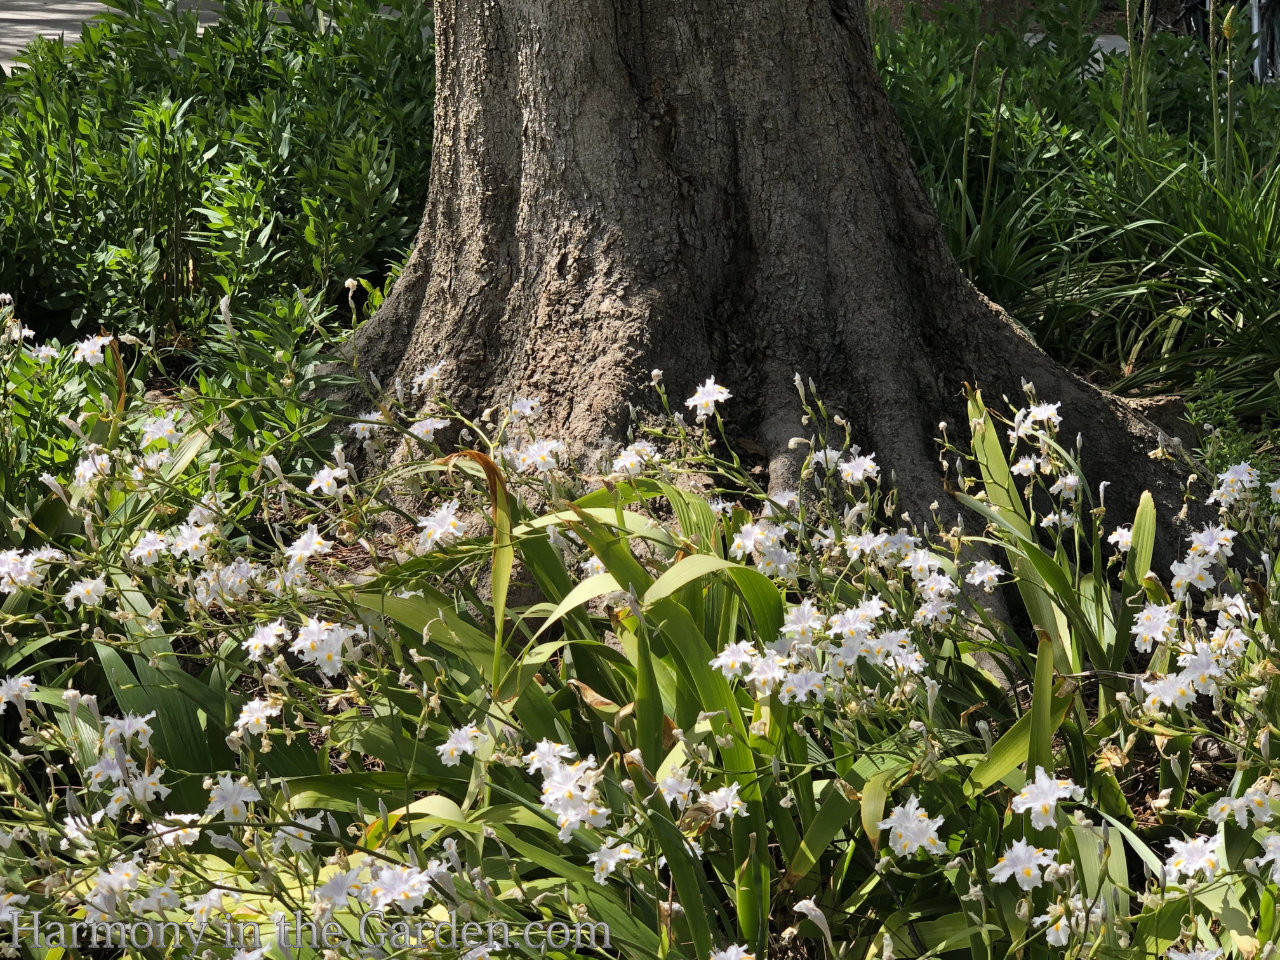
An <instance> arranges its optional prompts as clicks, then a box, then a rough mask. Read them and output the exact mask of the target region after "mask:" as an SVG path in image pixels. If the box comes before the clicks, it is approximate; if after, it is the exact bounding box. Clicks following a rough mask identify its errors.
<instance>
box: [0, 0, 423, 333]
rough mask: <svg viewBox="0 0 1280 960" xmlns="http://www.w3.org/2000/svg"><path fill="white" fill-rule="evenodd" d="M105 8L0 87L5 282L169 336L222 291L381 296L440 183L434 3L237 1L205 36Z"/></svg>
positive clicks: (116, 324) (116, 1)
mask: <svg viewBox="0 0 1280 960" xmlns="http://www.w3.org/2000/svg"><path fill="white" fill-rule="evenodd" d="M107 6H108V7H110V8H111V9H110V10H109V11H108V12H106V13H105V14H104V15H103V16H102V17H100V18H98V19H97V20H94V21H91V22H90V23H88V24H86V26H85V28H84V33H83V36H82V38H81V42H79V43H75V44H65V45H64V44H62V43H61V42H50V41H38V42H37V43H35V44H33V45H32V46H31V47H29V48H28V49H27V50H26V51H25V53H24V57H23V59H24V62H23V63H22V64H21V65H20V66H19V67H17V68H16V69H15V71H14V74H13V76H12V77H10V78H9V79H7V80H6V81H4V82H3V83H0V290H5V291H8V292H10V293H13V294H14V295H15V296H17V297H18V299H19V302H21V303H23V304H25V305H26V315H27V320H28V322H29V323H30V324H31V325H32V326H33V327H35V328H37V329H40V330H41V331H43V332H48V333H50V334H53V333H65V331H66V330H68V329H70V328H72V327H74V328H79V329H81V330H82V331H84V332H85V333H97V332H99V330H100V328H105V329H108V330H113V331H116V332H120V333H125V332H128V333H133V334H135V335H138V336H142V337H145V338H148V339H149V340H150V341H151V342H152V343H158V342H167V341H171V340H173V339H174V338H175V335H176V334H178V333H179V332H181V333H183V334H186V335H188V336H197V337H198V336H201V335H203V334H204V333H205V332H207V331H206V329H205V324H206V323H207V322H208V321H209V319H210V318H211V317H213V316H214V315H215V314H216V308H217V304H218V301H219V300H220V299H221V298H222V297H223V296H231V297H232V298H233V299H235V300H237V301H245V300H247V301H249V302H255V303H261V302H265V301H267V300H268V299H269V298H270V297H273V296H274V295H276V294H277V293H278V292H279V291H281V290H284V291H289V290H292V289H293V287H294V286H297V287H300V288H302V289H304V290H307V291H309V292H310V293H311V294H312V295H313V296H319V297H320V298H321V299H322V300H326V301H328V302H337V300H338V299H339V298H340V297H341V296H342V285H343V283H344V282H345V281H346V280H347V279H348V278H357V279H363V280H367V281H368V282H371V283H372V284H373V285H374V286H375V287H377V286H381V284H382V281H383V279H385V277H386V276H387V275H388V274H389V273H390V272H391V271H392V268H393V265H395V264H398V263H399V262H400V261H401V260H402V259H403V257H404V251H405V249H406V248H407V247H408V246H409V244H410V242H411V240H412V237H413V231H414V230H415V229H416V227H417V223H418V218H419V217H420V216H421V211H422V207H423V203H424V202H425V198H426V193H427V174H428V168H429V165H430V158H431V115H432V97H433V92H434V69H435V59H434V52H433V50H432V39H431V30H430V26H431V19H430V5H428V4H421V3H418V2H416V0H410V2H403V0H392V2H391V3H389V4H384V3H382V2H380V0H354V2H352V0H339V2H330V0H320V2H308V3H303V2H301V0H284V2H281V3H274V2H267V0H227V2H226V3H225V4H224V5H223V14H222V16H221V18H220V20H219V21H218V22H217V23H216V24H215V25H213V26H210V27H208V28H207V29H205V30H204V31H203V33H201V32H200V31H199V29H198V23H197V20H196V16H195V14H194V13H192V12H187V13H178V12H177V11H176V7H174V6H171V5H169V4H166V3H164V2H162V0H109V2H108V4H107ZM157 333H158V334H159V338H158V339H157V336H156V335H157ZM184 342H188V343H189V342H190V341H184Z"/></svg>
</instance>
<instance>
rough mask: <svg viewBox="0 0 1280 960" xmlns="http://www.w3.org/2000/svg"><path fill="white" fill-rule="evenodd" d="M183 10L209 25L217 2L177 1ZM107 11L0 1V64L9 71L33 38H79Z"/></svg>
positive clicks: (69, 0) (60, 1) (60, 2)
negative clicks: (195, 13) (193, 12)
mask: <svg viewBox="0 0 1280 960" xmlns="http://www.w3.org/2000/svg"><path fill="white" fill-rule="evenodd" d="M178 6H179V7H181V8H182V9H183V10H191V9H197V8H198V9H199V11H200V21H201V22H202V23H205V24H209V23H213V22H214V21H215V20H216V19H217V18H218V14H217V10H218V9H220V8H221V4H219V3H218V2H217V0H178ZM106 9H107V8H106V7H104V6H103V5H102V4H101V3H98V2H96V0H0V65H3V67H4V69H5V71H6V72H8V71H9V70H11V69H12V68H13V62H14V57H15V56H16V55H17V53H18V51H19V50H21V49H22V48H23V47H25V46H26V45H27V44H28V43H30V42H31V41H32V40H34V39H35V38H36V37H58V36H65V37H66V39H67V41H68V42H70V41H72V40H78V39H79V38H80V26H81V24H83V23H84V21H86V20H88V19H89V18H91V17H93V16H94V15H95V14H98V13H102V12H103V11H105V10H106Z"/></svg>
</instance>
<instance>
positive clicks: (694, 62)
mask: <svg viewBox="0 0 1280 960" xmlns="http://www.w3.org/2000/svg"><path fill="white" fill-rule="evenodd" d="M436 44H437V58H438V66H437V78H438V81H437V82H438V88H437V100H436V113H435V153H434V155H433V158H432V179H431V193H430V200H429V203H428V206H427V210H426V213H425V216H424V219H423V222H422V226H421V229H420V231H419V234H418V241H417V246H416V249H415V251H414V253H413V255H412V257H411V259H410V261H409V263H408V265H407V266H406V268H405V270H404V273H403V275H402V276H401V278H400V280H399V281H398V283H397V284H396V286H395V289H394V291H393V293H392V295H391V296H390V297H389V298H388V300H387V301H386V303H385V304H384V305H383V307H382V308H381V309H380V311H379V312H378V314H377V315H376V316H375V317H374V318H373V319H372V320H371V321H370V322H369V323H368V324H366V325H365V326H364V327H363V328H362V329H361V330H360V331H359V332H358V334H357V337H356V343H355V356H356V362H357V365H358V366H359V367H360V368H361V369H364V370H371V371H372V372H375V373H376V374H378V376H379V377H380V378H381V379H382V381H383V382H384V383H386V382H388V379H389V378H390V377H394V376H400V377H402V378H404V379H405V381H406V382H407V381H408V380H409V379H411V378H412V376H413V375H414V374H415V373H416V372H417V371H418V370H419V369H421V367H422V366H423V365H424V364H426V363H431V362H435V361H437V360H444V361H445V369H444V392H445V393H446V394H447V395H449V396H450V397H453V398H455V399H456V400H457V401H458V402H460V403H462V404H464V405H465V406H468V407H470V408H473V409H475V410H479V409H482V408H484V407H486V406H489V405H492V404H496V403H504V402H509V401H510V400H511V399H512V398H513V397H516V396H537V397H539V398H541V399H542V401H543V403H544V409H545V411H546V413H545V415H544V419H543V421H541V423H542V424H543V426H542V429H543V430H544V431H545V433H547V434H548V435H555V436H559V437H560V438H561V439H565V440H566V441H568V442H570V444H571V446H576V449H577V450H578V451H579V452H586V453H588V454H590V453H592V452H595V453H597V454H600V453H602V452H603V442H604V441H605V440H607V439H608V438H616V437H618V436H619V435H621V434H622V433H623V432H624V431H625V429H626V427H627V424H628V420H629V417H630V405H632V404H637V405H641V406H643V405H644V404H645V403H646V402H648V398H649V397H650V396H651V388H650V387H649V380H650V370H651V369H653V368H660V369H662V370H663V371H664V373H665V378H666V382H667V384H668V387H669V389H670V391H671V394H672V396H673V399H676V400H682V399H683V398H684V397H685V396H688V395H690V394H691V393H692V392H693V390H694V388H695V387H696V385H697V384H698V383H699V382H701V381H702V380H704V379H705V378H706V377H707V376H710V375H712V374H714V375H715V376H716V377H717V379H718V381H719V382H720V383H723V384H725V385H726V386H728V387H729V389H730V390H731V391H732V392H733V394H734V397H735V399H734V401H732V403H731V404H730V405H729V407H728V408H727V416H728V418H729V419H730V420H731V421H732V422H733V423H734V424H736V425H743V424H750V425H752V428H751V429H749V430H742V431H740V432H745V433H751V434H754V438H755V439H756V440H757V442H759V443H760V444H761V445H762V446H763V447H764V448H765V449H766V451H768V454H769V456H770V461H771V463H770V465H771V473H772V474H773V477H772V479H773V480H774V482H775V483H787V482H789V479H790V478H789V477H788V471H789V470H790V469H792V468H793V466H794V465H793V463H792V461H791V459H790V458H789V457H788V454H787V444H788V441H789V439H790V438H791V437H793V436H797V435H802V434H803V433H805V431H804V430H803V429H802V426H801V423H800V409H799V403H798V398H797V396H796V393H795V388H794V385H793V381H794V376H795V374H796V373H800V374H801V375H802V376H804V377H805V378H806V379H808V378H812V379H813V380H814V381H815V382H816V384H817V385H818V388H819V390H820V391H821V393H822V396H823V399H824V401H825V402H826V403H827V406H828V409H832V410H836V411H838V412H840V413H841V414H842V415H843V416H844V417H845V418H846V419H847V420H849V421H850V423H851V424H852V426H853V433H854V437H855V440H856V442H858V443H859V444H860V445H861V446H862V448H863V449H864V450H874V451H875V452H876V453H877V454H878V459H879V460H880V462H881V463H882V464H884V465H886V466H887V467H889V468H891V469H892V471H893V473H894V475H895V477H896V482H897V485H898V487H899V488H900V490H901V491H902V493H903V494H904V496H905V501H904V502H905V503H906V504H907V505H909V506H913V507H915V508H916V509H917V510H919V508H920V507H921V506H922V505H923V504H927V503H929V502H930V501H932V500H935V499H942V498H943V497H944V494H943V490H942V484H941V476H940V471H939V467H938V460H937V448H936V444H935V442H934V438H935V437H936V436H937V427H938V422H939V421H940V420H947V421H949V422H951V423H953V424H957V425H958V426H959V427H960V428H961V429H963V426H964V423H965V420H964V405H963V400H962V399H961V396H960V391H961V386H962V384H963V383H964V382H966V381H969V382H974V383H976V384H978V385H980V386H982V387H983V389H984V391H985V394H986V396H987V397H988V398H989V399H994V398H999V397H1000V396H1001V395H1002V394H1003V395H1006V396H1008V397H1009V398H1010V399H1011V400H1012V401H1014V402H1015V403H1020V402H1022V399H1023V394H1022V381H1023V379H1024V378H1025V379H1027V380H1030V381H1033V382H1034V383H1035V385H1036V388H1037V391H1038V393H1039V395H1040V397H1041V398H1042V399H1047V400H1061V401H1062V402H1063V407H1062V413H1063V415H1064V425H1063V430H1064V431H1065V432H1066V435H1067V436H1068V437H1073V436H1074V434H1075V433H1076V432H1077V431H1079V432H1082V433H1083V434H1084V437H1085V443H1084V450H1085V455H1086V458H1087V462H1088V463H1089V464H1092V465H1093V477H1092V479H1093V480H1094V481H1095V482H1096V481H1097V480H1098V479H1102V478H1103V476H1104V475H1106V474H1110V476H1109V477H1107V479H1111V480H1113V481H1115V485H1114V486H1113V487H1112V488H1111V489H1110V491H1109V492H1108V498H1107V499H1108V506H1109V507H1112V510H1111V514H1112V516H1113V517H1114V518H1115V519H1116V521H1117V522H1119V521H1120V520H1122V519H1125V518H1127V517H1131V516H1132V510H1133V508H1134V506H1135V505H1136V502H1137V497H1138V495H1139V494H1140V493H1141V491H1142V490H1143V489H1151V490H1152V491H1153V493H1154V494H1155V495H1156V496H1157V498H1158V500H1159V501H1161V502H1162V503H1164V504H1166V505H1176V504H1179V503H1180V499H1181V481H1180V477H1179V476H1178V474H1177V473H1176V472H1175V471H1173V470H1171V469H1169V468H1168V467H1167V466H1166V465H1164V464H1161V463H1156V462H1153V461H1152V460H1151V459H1150V458H1149V457H1148V455H1147V454H1148V451H1149V450H1150V449H1152V448H1154V447H1155V445H1156V433H1155V431H1154V429H1153V428H1152V427H1151V426H1150V425H1149V424H1148V423H1147V422H1146V421H1145V420H1143V419H1142V418H1140V417H1139V416H1137V414H1136V413H1135V412H1134V411H1133V410H1132V409H1131V408H1130V407H1129V406H1128V405H1126V404H1125V403H1124V402H1122V401H1120V400H1118V399H1117V398H1115V397H1112V396H1110V395H1107V394H1104V393H1103V392H1101V391H1099V390H1097V389H1094V388H1093V387H1091V386H1089V385H1088V384H1086V383H1084V382H1083V381H1081V380H1079V379H1077V378H1076V377H1074V376H1072V375H1070V374H1069V373H1068V372H1066V371H1065V370H1064V369H1063V368H1061V367H1060V366H1058V365H1057V364H1056V363H1054V362H1053V361H1051V360H1050V359H1049V358H1048V357H1046V356H1045V354H1044V353H1043V352H1042V351H1040V350H1039V349H1038V348H1037V347H1036V346H1035V345H1034V344H1033V343H1032V341H1031V340H1030V339H1029V337H1027V336H1026V334H1025V333H1024V332H1023V331H1022V330H1021V329H1020V328H1019V327H1018V326H1017V325H1016V324H1015V323H1014V322H1013V321H1012V320H1011V319H1010V318H1009V317H1008V316H1007V315H1006V314H1005V313H1004V312H1003V311H1002V310H1001V309H1000V308H999V307H997V306H995V305H994V304H992V303H990V302H989V301H988V300H987V299H986V298H984V297H983V296H982V295H981V294H979V293H978V292H977V291H976V290H975V289H974V288H973V287H972V286H971V285H970V284H969V283H968V282H967V281H966V280H965V279H964V277H963V276H962V274H961V273H960V270H959V268H958V267H957V266H956V263H955V261H954V259H953V258H952V256H951V255H950V252H949V251H948V250H947V248H946V246H945V244H944V241H943V238H942V234H941V231H940V230H939V228H938V224H937V220H936V216H935V214H934V212H933V210H932V208H931V207H930V204H929V202H928V200H927V198H926V196H925V194H924V192H923V190H922V188H921V187H920V184H919V182H918V180H917V177H916V174H915V170H914V166H913V164H912V160H911V157H910V154H909V152H908V150H907V148H906V145H905V143H904V141H903V138H902V136H901V134H900V131H899V128H898V123H897V119H896V117H895V116H894V113H893V110H892V108H891V106H890V104H889V101H888V99H887V97H886V96H885V94H884V91H883V89H882V87H881V84H880V81H879V78H878V76H877V73H876V68H875V61H874V57H873V54H872V50H871V46H870V41H869V33H868V26H867V19H866V10H865V5H864V4H863V3H861V2H857V0H746V2H743V0H737V2H728V0H578V2H575V3H565V2H552V0H437V3H436ZM1175 509H1176V506H1175ZM1117 514H1119V516H1117ZM919 519H923V518H922V517H921V518H919ZM1161 552H1162V553H1164V554H1165V555H1166V556H1168V553H1169V551H1168V550H1164V551H1161Z"/></svg>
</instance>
